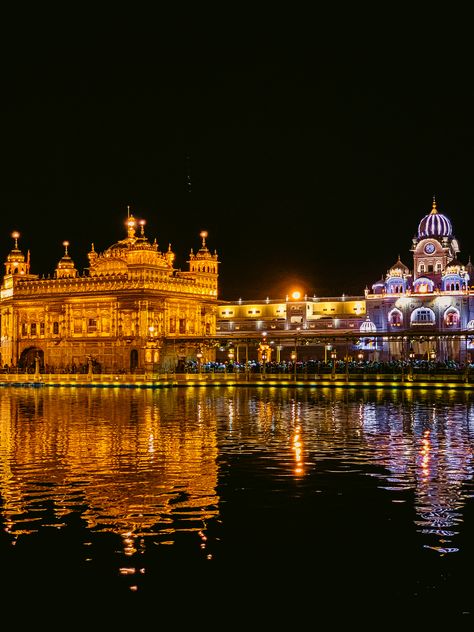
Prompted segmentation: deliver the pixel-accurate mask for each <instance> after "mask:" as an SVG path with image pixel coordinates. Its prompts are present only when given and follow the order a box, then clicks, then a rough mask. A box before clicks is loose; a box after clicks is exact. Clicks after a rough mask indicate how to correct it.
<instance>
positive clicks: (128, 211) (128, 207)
mask: <svg viewBox="0 0 474 632" xmlns="http://www.w3.org/2000/svg"><path fill="white" fill-rule="evenodd" d="M127 217H130V204H127Z"/></svg>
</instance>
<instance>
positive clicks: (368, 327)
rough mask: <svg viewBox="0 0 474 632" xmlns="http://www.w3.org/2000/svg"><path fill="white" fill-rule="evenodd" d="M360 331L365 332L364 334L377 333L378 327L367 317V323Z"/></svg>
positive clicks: (363, 324) (365, 322) (364, 323)
mask: <svg viewBox="0 0 474 632" xmlns="http://www.w3.org/2000/svg"><path fill="white" fill-rule="evenodd" d="M360 331H361V332H363V333H368V332H373V331H377V327H376V326H375V323H373V322H372V321H371V320H370V318H369V316H367V318H366V319H365V321H364V322H363V323H362V325H361V326H360Z"/></svg>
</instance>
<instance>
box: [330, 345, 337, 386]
mask: <svg viewBox="0 0 474 632" xmlns="http://www.w3.org/2000/svg"><path fill="white" fill-rule="evenodd" d="M336 358H337V353H336V351H331V362H332V365H331V376H332V378H333V379H334V376H335V375H336Z"/></svg>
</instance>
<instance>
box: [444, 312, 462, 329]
mask: <svg viewBox="0 0 474 632" xmlns="http://www.w3.org/2000/svg"><path fill="white" fill-rule="evenodd" d="M459 321H460V319H459V312H458V311H457V310H456V309H454V308H450V309H448V310H446V312H445V314H444V324H445V325H446V327H457V326H458V325H459Z"/></svg>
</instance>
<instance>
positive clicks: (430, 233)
mask: <svg viewBox="0 0 474 632" xmlns="http://www.w3.org/2000/svg"><path fill="white" fill-rule="evenodd" d="M452 233H453V227H452V226H451V222H450V221H449V219H448V218H447V217H446V215H442V214H441V213H438V210H437V208H436V200H435V199H434V198H433V207H432V209H431V213H429V214H428V215H425V216H424V217H423V219H422V220H421V222H420V223H419V224H418V239H424V238H425V237H436V238H439V237H451V236H452Z"/></svg>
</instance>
